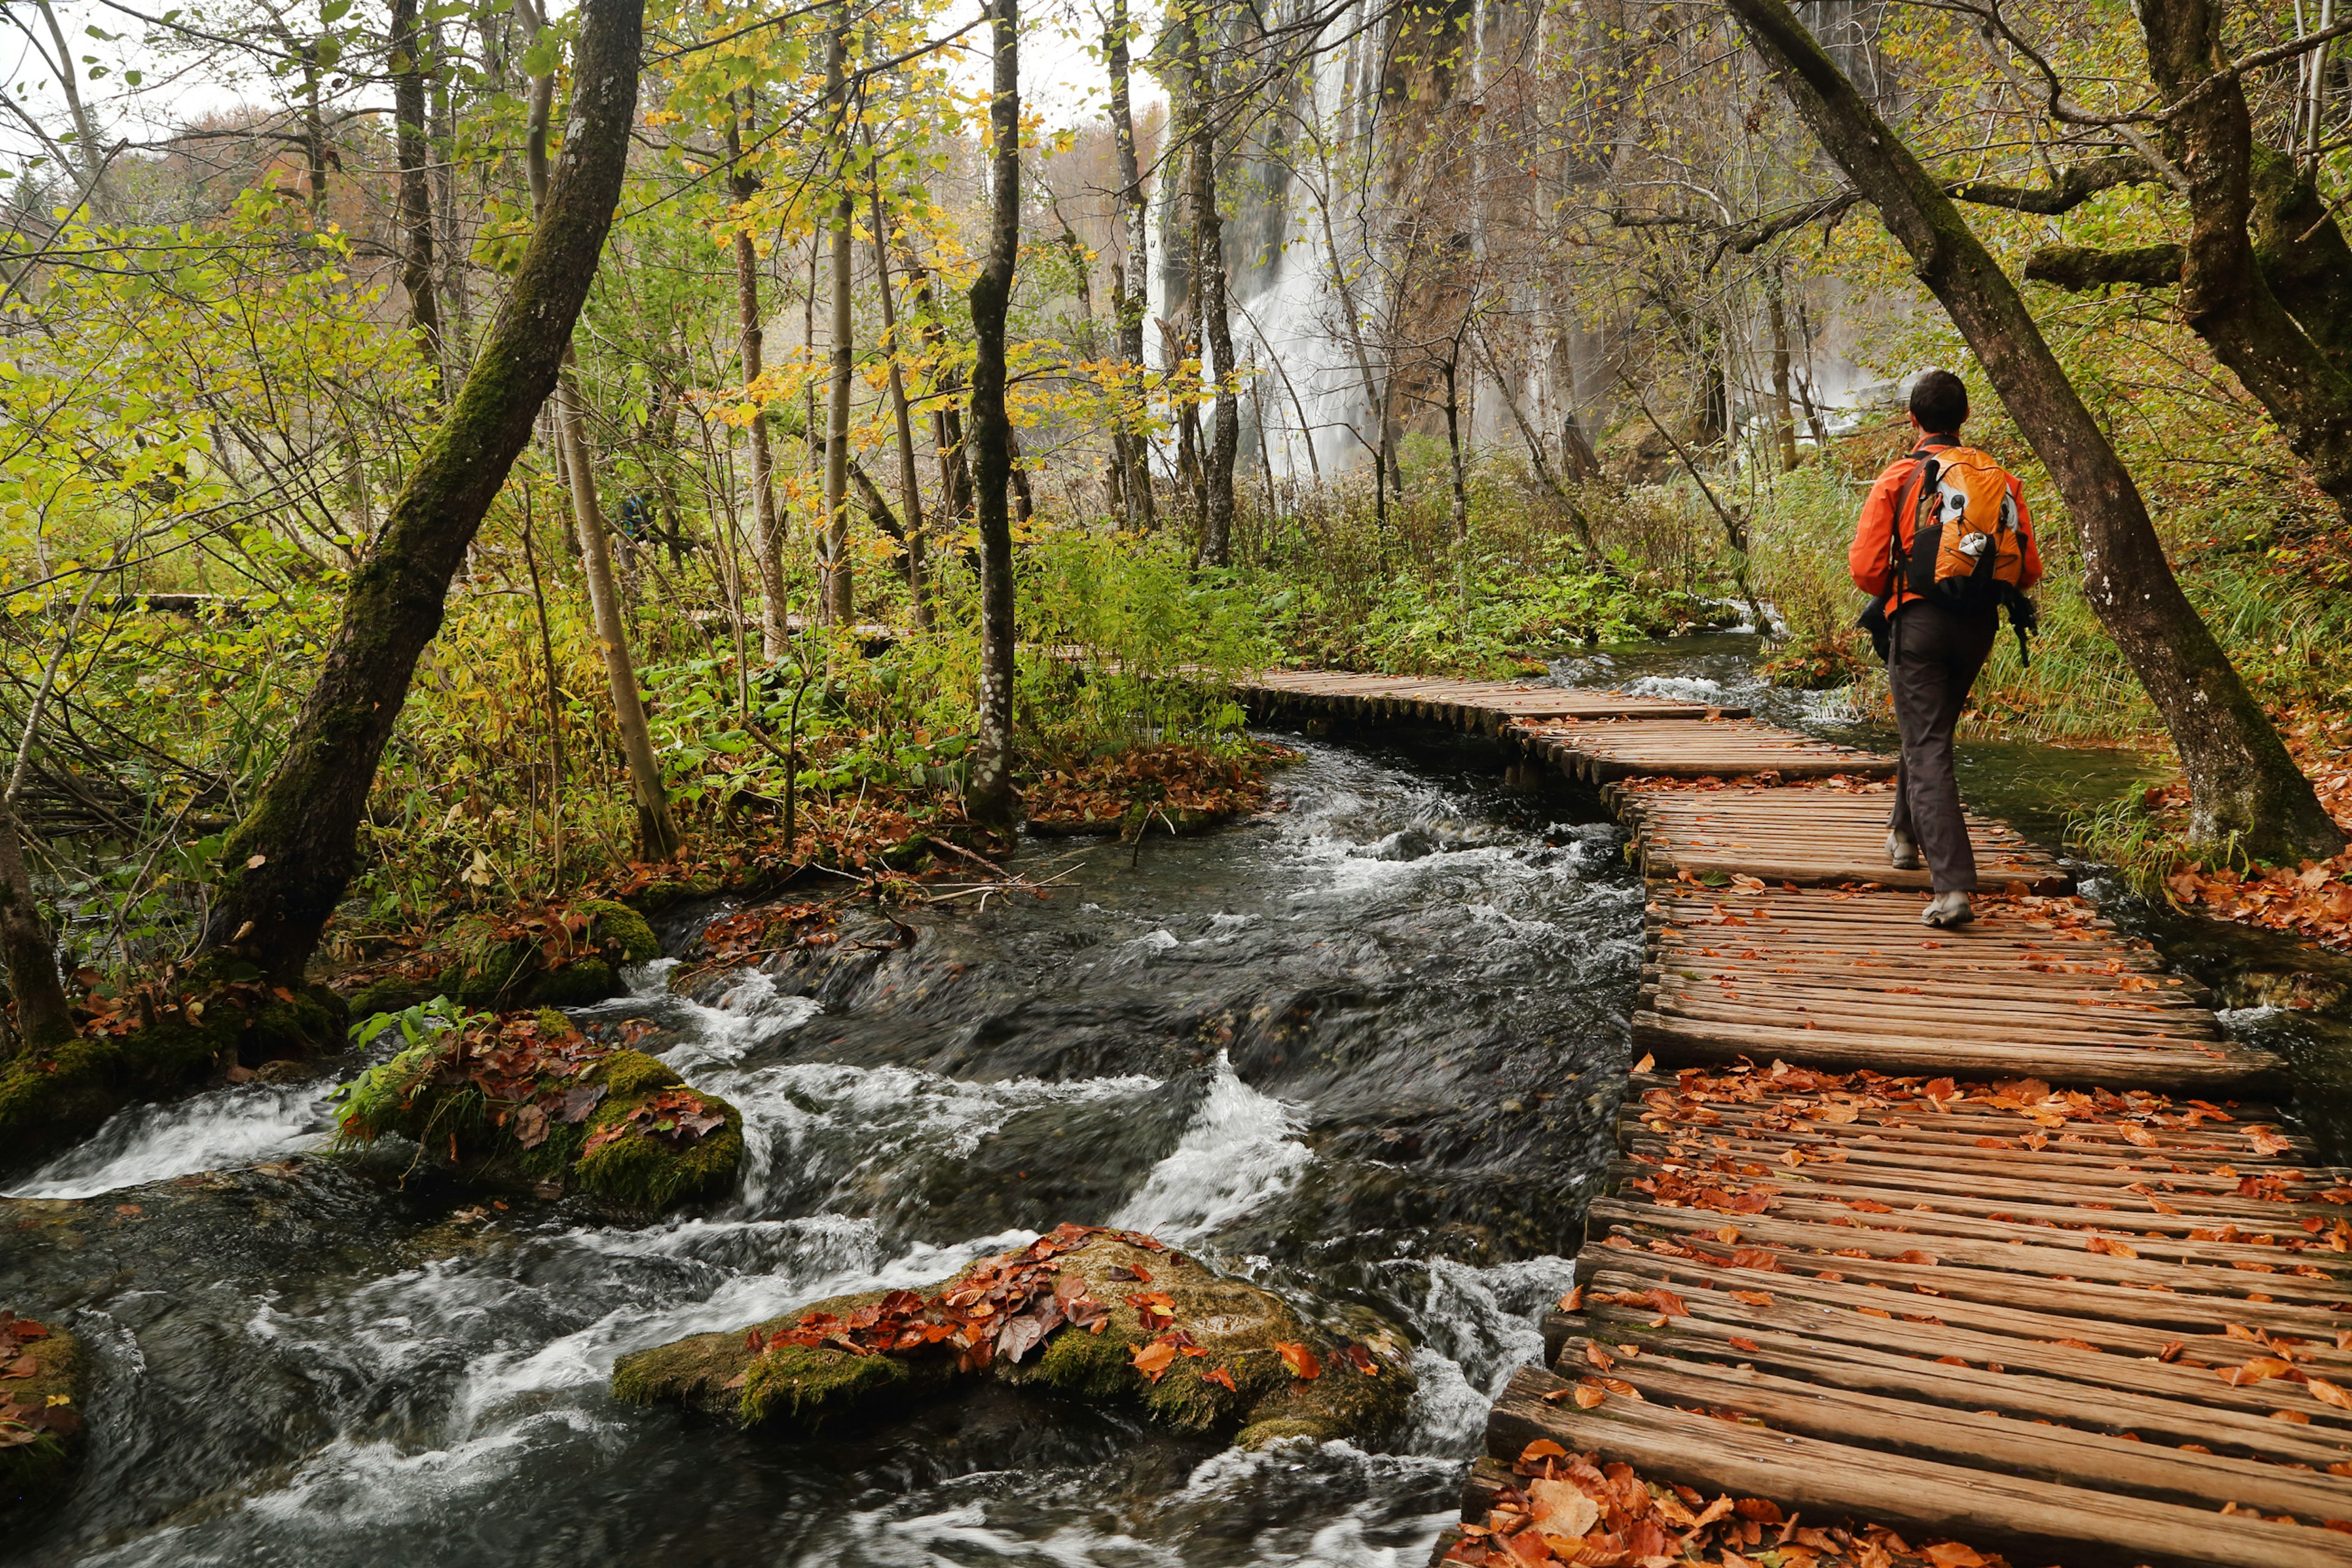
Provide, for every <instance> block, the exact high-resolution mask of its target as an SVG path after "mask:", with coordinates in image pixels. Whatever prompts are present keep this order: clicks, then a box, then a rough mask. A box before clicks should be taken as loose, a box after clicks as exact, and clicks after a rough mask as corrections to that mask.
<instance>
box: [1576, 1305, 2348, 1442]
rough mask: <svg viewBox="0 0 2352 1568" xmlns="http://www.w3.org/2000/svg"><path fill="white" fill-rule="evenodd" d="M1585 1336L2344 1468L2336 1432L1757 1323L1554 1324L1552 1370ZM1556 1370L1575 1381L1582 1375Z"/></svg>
mask: <svg viewBox="0 0 2352 1568" xmlns="http://www.w3.org/2000/svg"><path fill="white" fill-rule="evenodd" d="M1580 1333H1590V1334H1591V1335H1592V1336H1594V1337H1596V1338H1598V1339H1599V1340H1600V1341H1601V1343H1602V1344H1604V1345H1607V1346H1612V1347H1616V1346H1623V1345H1633V1346H1636V1347H1638V1348H1639V1349H1641V1350H1642V1352H1643V1353H1644V1354H1649V1353H1653V1352H1654V1353H1660V1354H1671V1355H1676V1356H1680V1357H1683V1358H1684V1359H1685V1360H1712V1361H1714V1362H1717V1363H1722V1364H1727V1365H1733V1366H1743V1365H1744V1366H1753V1367H1755V1368H1757V1369H1758V1370H1759V1371H1763V1372H1768V1373H1776V1374H1779V1375H1782V1376H1788V1377H1796V1378H1801V1379H1804V1380H1806V1381H1808V1382H1811V1383H1814V1384H1820V1385H1822V1386H1823V1387H1830V1388H1842V1389H1850V1390H1853V1391H1854V1392H1857V1393H1864V1394H1878V1395H1880V1396H1881V1397H1884V1398H1885V1399H1888V1400H1899V1401H1906V1402H1915V1403H1923V1404H1929V1405H1941V1406H1943V1407H1945V1408H1948V1409H1956V1410H1990V1411H1996V1412H1998V1413H2000V1414H2001V1415H2008V1416H2011V1417H2013V1418H2015V1419H2018V1420H2024V1421H2045V1422H2050V1423H2053V1424H2064V1425H2071V1426H2078V1427H2084V1428H2086V1429H2089V1430H2096V1431H2105V1432H2107V1433H2110V1434H2113V1435H2116V1436H2121V1435H2124V1434H2126V1433H2128V1434H2130V1435H2132V1436H2137V1437H2138V1438H2140V1439H2141V1440H2142V1441H2144V1442H2156V1443H2164V1444H2168V1445H2170V1446H2172V1447H2186V1446H2188V1445H2189V1444H2195V1445H2197V1446H2198V1447H2200V1448H2207V1449H2210V1450H2211V1451H2213V1452H2214V1453H2216V1454H2220V1455H2226V1456H2228V1457H2231V1458H2250V1459H2259V1460H2262V1461H2263V1462H2265V1463H2270V1464H2279V1465H2301V1466H2308V1467H2309V1468H2313V1469H2315V1470H2321V1471H2326V1472H2327V1473H2329V1474H2331V1475H2334V1476H2337V1477H2338V1478H2339V1479H2340V1478H2341V1474H2342V1472H2340V1471H2334V1470H2330V1469H2329V1467H2330V1466H2332V1465H2340V1464H2345V1463H2347V1458H2352V1447H2347V1442H2346V1438H2345V1434H2344V1432H2343V1429H2342V1428H2340V1427H2312V1426H2302V1425H2299V1424H2297V1423H2294V1422H2288V1421H2273V1420H2272V1419H2270V1417H2269V1416H2267V1415H2258V1414H2255V1413H2252V1412H2249V1411H2242V1410H2219V1409H2215V1408H2214V1407H2212V1406H2211V1405H2198V1404H2194V1403H2191V1402H2189V1401H2186V1400H2178V1399H2171V1398H2168V1397H2165V1396H2163V1395H2161V1394H2151V1393H2146V1392H2142V1391H2139V1390H2136V1389H2132V1388H2130V1387H2127V1386H2126V1387H2114V1386H2103V1387H2098V1388H2096V1389H2095V1392H2093V1393H2091V1394H2087V1395H2086V1394H2085V1390H2084V1384H2082V1383H2080V1382H2077V1381H2070V1380H2068V1379H2066V1378H2063V1377H2056V1376H2052V1375H2050V1374H2048V1373H2042V1372H2040V1371H2038V1370H2037V1369H2035V1368H2032V1367H2030V1366H2015V1367H2012V1366H2007V1365H2004V1366H2002V1367H2001V1368H2000V1370H1998V1371H1996V1370H1994V1369H1992V1368H1990V1367H1984V1366H1976V1365H1971V1364H1969V1363H1967V1362H1964V1361H1960V1360H1958V1359H1957V1358H1955V1359H1952V1360H1948V1361H1937V1360H1929V1359H1927V1358H1926V1357H1923V1356H1916V1355H1906V1354H1903V1353H1901V1352H1898V1351H1895V1350H1894V1349H1892V1348H1890V1347H1886V1346H1883V1345H1875V1344H1847V1343H1840V1342H1836V1341H1832V1340H1825V1339H1820V1338H1813V1337H1808V1336H1806V1335H1804V1334H1802V1333H1796V1332H1790V1331H1785V1330H1782V1329H1779V1328H1774V1327H1769V1326H1766V1325H1762V1324H1747V1325H1732V1324H1726V1323H1717V1322H1712V1321H1708V1320H1706V1319H1705V1318H1688V1319H1676V1320H1675V1322H1674V1324H1673V1325H1672V1326H1671V1328H1667V1329H1661V1328H1658V1327H1655V1326H1654V1319H1653V1320H1648V1321H1644V1320H1643V1319H1642V1318H1640V1317H1639V1316H1638V1315H1637V1314H1635V1313H1633V1312H1629V1311H1623V1310H1606V1311H1601V1312H1596V1313H1593V1314H1591V1315H1590V1316H1589V1317H1570V1316H1567V1315H1564V1314H1555V1315H1554V1316H1553V1317H1552V1318H1549V1319H1547V1320H1546V1321H1545V1324H1544V1336H1545V1338H1544V1342H1545V1344H1546V1345H1547V1346H1548V1347H1551V1348H1550V1349H1549V1351H1548V1352H1547V1353H1548V1355H1549V1358H1550V1359H1551V1360H1552V1361H1553V1362H1555V1363H1557V1362H1559V1357H1560V1352H1561V1351H1563V1350H1564V1349H1565V1348H1566V1346H1567V1344H1568V1342H1569V1341H1570V1339H1572V1338H1574V1337H1575V1336H1576V1335H1578V1334H1580ZM1555 1370H1559V1371H1562V1372H1563V1373H1575V1374H1577V1375H1583V1374H1584V1372H1585V1371H1586V1370H1587V1369H1581V1368H1577V1367H1573V1366H1559V1367H1556V1368H1555Z"/></svg>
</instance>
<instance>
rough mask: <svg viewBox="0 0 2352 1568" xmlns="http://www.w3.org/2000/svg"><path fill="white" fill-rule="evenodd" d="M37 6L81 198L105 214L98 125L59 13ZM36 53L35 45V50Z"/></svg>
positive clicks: (41, 1)
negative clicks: (53, 52) (69, 125)
mask: <svg viewBox="0 0 2352 1568" xmlns="http://www.w3.org/2000/svg"><path fill="white" fill-rule="evenodd" d="M38 5H39V6H40V12H41V20H42V21H44V22H47V24H48V25H49V39H50V41H51V42H53V43H54V44H56V45H57V47H58V60H57V79H58V90H59V91H60V92H62V93H64V94H65V100H66V114H67V117H68V119H70V120H71V121H73V128H74V157H75V159H76V161H78V162H79V163H80V164H81V185H82V200H84V201H86V202H88V203H89V210H90V211H91V212H93V213H95V214H97V215H98V216H100V217H105V216H108V215H109V214H110V211H111V209H112V205H113V204H112V203H111V202H110V201H109V200H108V198H107V194H106V192H105V190H104V189H103V185H104V183H105V174H106V154H105V153H104V152H103V151H102V150H101V149H100V147H99V144H98V127H97V126H96V125H95V124H94V123H92V121H91V120H90V118H89V105H87V104H85V103H84V102H83V101H82V97H81V68H80V67H79V65H77V64H76V63H75V60H74V52H73V49H72V47H71V46H69V45H68V43H67V42H66V32H65V29H64V28H63V27H61V26H58V13H57V10H56V8H55V7H54V6H53V5H51V3H50V0H38ZM25 36H26V37H27V38H29V37H32V36H33V33H32V29H31V28H30V27H27V28H26V29H25ZM39 52H40V51H39V48H38V47H37V46H36V47H35V49H34V53H36V54H38V53H39ZM314 81H315V79H314ZM313 101H314V103H315V100H313Z"/></svg>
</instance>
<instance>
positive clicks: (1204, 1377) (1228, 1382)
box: [1201, 1367, 1239, 1394]
mask: <svg viewBox="0 0 2352 1568" xmlns="http://www.w3.org/2000/svg"><path fill="white" fill-rule="evenodd" d="M1201 1381H1202V1383H1213V1384H1216V1385H1217V1386H1218V1387H1220V1388H1222V1389H1223V1390H1224V1391H1225V1392H1226V1393H1228V1394H1234V1393H1238V1392H1239V1390H1237V1389H1235V1388H1234V1374H1233V1373H1230V1372H1227V1371H1226V1370H1225V1369H1224V1368H1223V1367H1219V1368H1217V1369H1216V1370H1215V1371H1214V1372H1204V1373H1202V1374H1201Z"/></svg>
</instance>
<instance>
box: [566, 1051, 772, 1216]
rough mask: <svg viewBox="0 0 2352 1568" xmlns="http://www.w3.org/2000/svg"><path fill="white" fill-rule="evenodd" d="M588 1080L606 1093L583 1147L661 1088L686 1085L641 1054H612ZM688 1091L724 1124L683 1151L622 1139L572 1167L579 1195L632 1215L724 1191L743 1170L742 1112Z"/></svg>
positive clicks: (638, 1138)
mask: <svg viewBox="0 0 2352 1568" xmlns="http://www.w3.org/2000/svg"><path fill="white" fill-rule="evenodd" d="M588 1079H589V1081H590V1082H592V1083H594V1082H601V1083H603V1084H604V1085H605V1086H606V1093H605V1096H604V1103H603V1104H602V1105H599V1106H598V1107H597V1108H596V1114H595V1115H594V1116H593V1117H591V1118H590V1119H589V1120H588V1122H587V1126H586V1129H585V1131H583V1132H582V1133H581V1135H580V1142H582V1143H583V1144H585V1143H586V1142H587V1141H588V1137H589V1135H591V1134H593V1133H594V1132H595V1131H596V1130H597V1129H599V1128H602V1127H605V1126H609V1125H612V1124H614V1123H615V1122H619V1121H625V1120H626V1119H627V1117H628V1115H629V1113H630V1112H631V1111H633V1110H635V1109H636V1108H637V1107H638V1106H640V1105H642V1104H644V1103H645V1102H646V1100H651V1099H652V1098H653V1097H654V1096H655V1095H656V1094H659V1093H660V1092H661V1091H662V1090H663V1089H669V1088H672V1087H675V1086H676V1085H678V1084H681V1083H683V1082H685V1080H684V1079H681V1078H679V1077H678V1076H677V1073H675V1072H673V1071H672V1070H671V1069H670V1068H668V1067H667V1065H666V1064H664V1063H662V1062H659V1061H656V1059H654V1058H652V1057H649V1056H646V1054H645V1053H644V1052H642V1051H614V1053H613V1054H612V1055H611V1056H609V1057H606V1058H604V1060H603V1061H602V1062H600V1063H598V1064H597V1065H596V1067H594V1068H592V1069H590V1072H589V1074H588ZM695 1092H696V1093H698V1094H701V1095H702V1098H703V1100H706V1101H708V1102H709V1104H711V1105H714V1106H716V1107H718V1109H719V1113H720V1114H721V1115H723V1116H725V1117H726V1118H727V1125H726V1126H724V1127H714V1128H712V1129H711V1130H710V1131H708V1132H706V1133H704V1134H703V1135H702V1136H701V1137H699V1138H697V1139H695V1140H694V1141H693V1142H688V1143H683V1144H672V1143H670V1142H667V1140H665V1139H661V1138H656V1137H649V1136H647V1135H646V1134H644V1133H640V1132H631V1133H628V1134H626V1135H625V1136H624V1137H622V1138H619V1139H617V1140H615V1141H614V1142H610V1143H607V1144H605V1145H604V1147H603V1148H601V1149H599V1150H597V1151H596V1152H594V1153H593V1154H588V1155H585V1156H583V1157H581V1158H580V1159H578V1160H577V1161H576V1162H575V1163H573V1164H572V1177H573V1181H574V1184H576V1185H577V1186H578V1188H579V1190H581V1191H582V1192H584V1193H588V1194H593V1195H595V1196H598V1197H604V1198H610V1199H612V1200H614V1202H616V1203H624V1204H627V1205H631V1206H633V1207H636V1208H647V1209H666V1208H668V1207H670V1206H672V1205H677V1204H682V1203H690V1202H693V1201H694V1200H696V1199H698V1198H706V1197H716V1196H718V1195H719V1194H722V1193H724V1192H726V1191H727V1190H728V1189H729V1188H730V1187H731V1186H732V1185H733V1184H734V1182H735V1173H736V1171H737V1169H738V1168H739V1167H740V1166H741V1164H742V1163H743V1113H742V1112H741V1111H740V1110H736V1109H735V1107H734V1106H733V1105H731V1104H730V1103H728V1102H727V1101H726V1100H721V1099H719V1096H717V1095H715V1094H704V1093H703V1092H702V1091H701V1090H699V1089H697V1090H696V1091H695ZM549 1142H554V1140H553V1139H550V1140H549ZM542 1147H544V1145H542Z"/></svg>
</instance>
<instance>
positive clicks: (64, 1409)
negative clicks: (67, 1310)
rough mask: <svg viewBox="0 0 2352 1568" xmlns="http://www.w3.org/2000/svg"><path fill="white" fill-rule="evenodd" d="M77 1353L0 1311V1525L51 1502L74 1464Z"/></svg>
mask: <svg viewBox="0 0 2352 1568" xmlns="http://www.w3.org/2000/svg"><path fill="white" fill-rule="evenodd" d="M83 1365H84V1358H83V1355H82V1353H81V1346H80V1345H79V1343H78V1342H76V1341H75V1339H74V1337H73V1336H72V1335H71V1334H68V1333H67V1332H65V1331H62V1330H60V1329H55V1328H51V1327H50V1326H48V1325H47V1324H46V1323H39V1322H36V1321H33V1320H32V1319H30V1318H19V1317H18V1316H16V1314H15V1313H14V1312H10V1311H5V1310H0V1520H6V1519H9V1518H12V1517H16V1516H20V1515H22V1514H25V1513H29V1512H31V1511H32V1510H35V1509H37V1508H40V1507H42V1506H44V1505H45V1504H47V1503H50V1502H54V1501H55V1500H57V1499H58V1497H59V1496H60V1495H62V1494H63V1493H64V1491H65V1489H66V1488H67V1486H68V1484H69V1483H70V1482H71V1481H72V1479H73V1469H74V1465H75V1464H76V1462H77V1461H78V1460H79V1458H80V1457H81V1441H82V1432H81V1412H80V1399H81V1393H82V1368H83Z"/></svg>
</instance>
